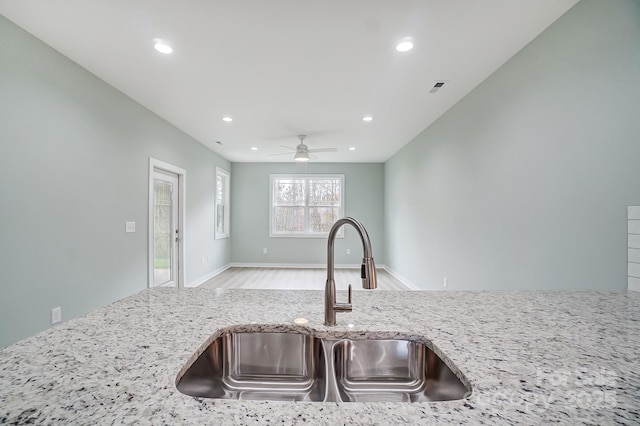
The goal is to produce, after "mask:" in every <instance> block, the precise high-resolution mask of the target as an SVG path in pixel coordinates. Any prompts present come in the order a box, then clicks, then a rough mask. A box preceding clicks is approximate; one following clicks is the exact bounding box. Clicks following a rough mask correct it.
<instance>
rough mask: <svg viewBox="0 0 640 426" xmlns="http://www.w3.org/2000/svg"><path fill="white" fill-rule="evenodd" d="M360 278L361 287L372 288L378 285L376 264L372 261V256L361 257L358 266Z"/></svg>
mask: <svg viewBox="0 0 640 426" xmlns="http://www.w3.org/2000/svg"><path fill="white" fill-rule="evenodd" d="M360 278H362V288H366V289H374V288H377V287H378V278H377V276H376V264H375V262H374V261H373V257H365V258H364V259H362V265H361V266H360Z"/></svg>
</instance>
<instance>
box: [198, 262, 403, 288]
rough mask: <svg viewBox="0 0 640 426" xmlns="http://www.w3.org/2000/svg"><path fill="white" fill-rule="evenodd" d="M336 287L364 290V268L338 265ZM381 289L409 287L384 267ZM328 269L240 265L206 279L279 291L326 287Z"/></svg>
mask: <svg viewBox="0 0 640 426" xmlns="http://www.w3.org/2000/svg"><path fill="white" fill-rule="evenodd" d="M334 277H335V281H336V289H338V290H346V289H347V286H348V285H349V284H351V287H352V288H353V290H361V289H362V281H361V279H360V269H350V268H349V269H345V268H336V269H335V273H334ZM377 278H378V289H380V290H409V288H408V287H407V286H405V285H404V284H403V283H402V282H401V281H399V280H398V279H396V278H395V277H393V276H392V275H391V274H389V273H388V272H387V271H385V270H383V269H377ZM326 280H327V270H326V269H324V268H253V267H252V268H246V267H242V268H238V267H232V268H229V269H227V270H226V271H224V272H222V273H220V274H218V275H216V276H215V277H213V278H211V279H210V280H208V281H206V282H204V283H203V284H201V285H200V287H205V288H248V289H278V290H324V284H325V281H326Z"/></svg>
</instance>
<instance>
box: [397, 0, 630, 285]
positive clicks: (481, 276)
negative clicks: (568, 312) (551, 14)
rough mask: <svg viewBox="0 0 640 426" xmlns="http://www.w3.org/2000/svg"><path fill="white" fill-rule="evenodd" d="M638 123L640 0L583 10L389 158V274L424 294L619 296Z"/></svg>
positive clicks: (588, 1) (583, 5)
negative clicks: (576, 292) (602, 292)
mask: <svg viewBox="0 0 640 426" xmlns="http://www.w3.org/2000/svg"><path fill="white" fill-rule="evenodd" d="M451 83H452V84H455V82H451ZM445 90H446V89H445ZM436 96H437V95H436ZM639 114H640V2H638V1H637V0H626V1H625V0H619V1H607V2H604V1H598V0H582V1H581V2H579V3H578V4H577V5H576V6H575V7H574V8H572V9H571V10H569V11H568V12H567V13H566V14H565V15H564V16H562V17H561V18H560V19H559V20H558V21H557V22H556V23H554V24H553V25H552V26H551V27H549V28H548V29H547V30H546V31H545V32H543V33H542V34H541V35H540V36H539V37H537V38H536V39H535V40H533V41H532V42H531V43H530V44H529V45H528V46H526V47H525V48H524V49H523V50H522V51H520V52H519V53H518V54H517V55H515V56H514V57H513V58H512V59H511V60H510V61H508V62H507V63H506V64H505V65H504V66H503V67H501V68H500V69H499V70H498V71H496V72H495V73H494V74H493V75H492V76H490V77H489V78H488V79H487V80H486V81H484V82H483V83H482V84H480V85H479V86H478V87H477V88H476V89H475V90H474V91H473V92H471V93H470V94H469V95H468V96H466V97H465V98H464V99H463V100H462V101H460V102H459V103H458V104H456V105H455V106H454V107H453V108H451V109H450V110H449V111H448V112H447V113H446V114H444V115H443V116H442V117H441V118H440V119H439V120H438V121H437V122H436V123H434V124H433V125H432V126H430V127H429V128H427V129H426V130H425V131H423V132H422V133H421V134H420V135H418V136H417V137H416V138H415V139H414V140H413V141H412V142H411V143H409V144H408V145H407V146H406V147H405V148H404V149H403V150H401V151H400V152H399V153H398V154H396V155H395V156H394V157H393V158H391V159H390V160H389V161H387V163H386V164H385V196H386V203H385V223H386V228H385V229H386V242H387V246H386V249H387V251H386V262H387V264H388V265H389V266H390V267H391V268H392V270H394V271H396V272H397V273H399V274H400V275H401V276H403V277H405V278H406V279H407V280H408V281H410V282H411V283H413V284H414V285H416V286H420V287H422V288H425V289H441V288H443V277H445V276H446V277H448V279H449V288H450V289H451V288H453V289H514V288H520V289H607V290H624V289H625V288H626V285H627V273H626V266H627V261H626V257H627V243H626V238H627V235H626V226H627V222H626V213H627V206H628V205H637V204H639V203H640V167H639V166H638V159H640V119H639V117H640V115H639Z"/></svg>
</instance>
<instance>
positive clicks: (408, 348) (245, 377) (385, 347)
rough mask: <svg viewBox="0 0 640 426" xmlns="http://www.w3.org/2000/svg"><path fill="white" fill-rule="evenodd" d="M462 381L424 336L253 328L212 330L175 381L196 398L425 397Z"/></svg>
mask: <svg viewBox="0 0 640 426" xmlns="http://www.w3.org/2000/svg"><path fill="white" fill-rule="evenodd" d="M462 377H463V376H462ZM465 382H467V381H466V379H464V378H462V379H461V378H459V377H458V376H457V375H456V374H455V373H454V372H453V371H452V369H451V368H449V366H448V365H447V364H446V363H445V362H444V361H443V360H442V359H441V358H440V357H439V356H438V355H436V353H435V352H434V351H433V350H431V349H430V348H429V347H428V346H427V344H426V343H421V342H419V341H416V340H412V339H402V338H400V339H396V338H393V339H367V338H363V337H356V338H318V337H314V336H311V335H309V334H304V333H300V332H264V331H258V332H227V333H224V334H222V335H220V336H219V337H217V338H216V339H215V340H214V341H213V342H212V343H211V344H210V345H209V346H208V347H207V348H206V349H205V350H204V352H203V353H202V354H201V355H200V356H199V357H198V358H197V359H196V360H195V361H194V362H193V364H191V365H190V366H189V367H188V368H187V369H186V370H185V371H184V373H183V374H179V375H178V377H177V379H176V386H177V388H178V390H179V391H180V392H182V393H184V394H187V395H191V396H195V397H200V398H222V399H241V400H269V401H308V402H427V401H449V400H456V399H462V398H466V397H467V396H468V395H470V394H471V387H470V386H469V385H468V383H467V384H465Z"/></svg>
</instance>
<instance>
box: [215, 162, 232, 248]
mask: <svg viewBox="0 0 640 426" xmlns="http://www.w3.org/2000/svg"><path fill="white" fill-rule="evenodd" d="M218 176H223V177H224V188H223V196H224V200H223V204H222V205H223V209H224V224H223V228H224V229H223V231H222V232H221V231H218V205H219V204H218ZM230 191H231V173H229V172H228V171H226V170H224V169H222V168H220V167H216V182H215V198H214V207H213V235H214V239H216V240H221V239H224V238H229V237H230V236H231V217H230V215H229V213H230V211H231V208H230V205H229V204H230V199H231V197H230V194H229V192H230Z"/></svg>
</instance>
